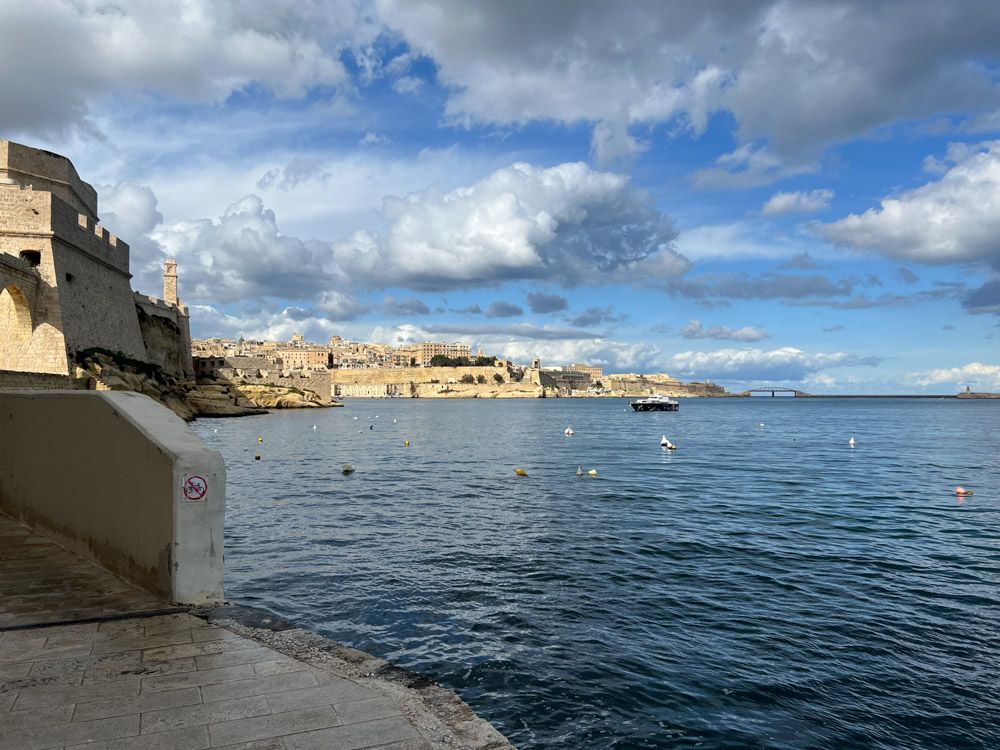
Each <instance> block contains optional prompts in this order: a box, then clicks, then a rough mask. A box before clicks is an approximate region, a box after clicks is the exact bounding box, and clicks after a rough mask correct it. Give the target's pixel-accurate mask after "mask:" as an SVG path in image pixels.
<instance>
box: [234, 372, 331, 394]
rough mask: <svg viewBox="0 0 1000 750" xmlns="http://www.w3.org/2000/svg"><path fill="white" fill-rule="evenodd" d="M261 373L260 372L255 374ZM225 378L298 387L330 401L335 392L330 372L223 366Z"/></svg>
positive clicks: (248, 382) (240, 381)
mask: <svg viewBox="0 0 1000 750" xmlns="http://www.w3.org/2000/svg"><path fill="white" fill-rule="evenodd" d="M255 373H260V374H255ZM219 376H220V377H221V378H222V379H223V380H228V381H230V382H233V383H246V384H247V385H276V386H280V387H283V388H296V389H298V390H300V391H312V392H313V393H315V394H317V395H318V396H320V397H321V398H322V399H323V400H324V401H329V400H330V397H331V395H333V392H332V390H331V387H330V374H329V371H327V372H308V371H303V373H302V374H301V375H282V374H281V373H280V372H279V371H278V370H274V371H263V372H261V371H259V370H252V371H247V370H242V369H234V368H228V367H223V368H221V369H220V370H219Z"/></svg>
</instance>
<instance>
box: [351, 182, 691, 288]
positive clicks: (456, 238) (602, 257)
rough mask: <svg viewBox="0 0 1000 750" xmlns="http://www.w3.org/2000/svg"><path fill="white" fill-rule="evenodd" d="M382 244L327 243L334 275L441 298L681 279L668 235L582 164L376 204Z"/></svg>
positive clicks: (631, 195)
mask: <svg viewBox="0 0 1000 750" xmlns="http://www.w3.org/2000/svg"><path fill="white" fill-rule="evenodd" d="M382 215H383V218H384V219H385V221H386V223H387V225H388V228H387V230H386V232H385V235H384V236H381V237H380V236H376V235H374V234H372V233H370V232H358V233H356V234H355V235H354V236H353V237H351V238H349V239H348V240H345V241H341V242H338V243H335V245H334V253H335V257H336V260H337V263H338V265H339V266H340V267H341V269H343V271H344V273H345V274H347V275H348V276H349V277H350V278H352V279H354V280H355V281H357V282H359V283H363V284H367V285H369V286H383V285H397V286H407V287H409V288H413V289H425V290H444V289H453V288H462V287H468V286H475V285H486V284H493V283H497V282H501V281H505V280H511V279H542V278H544V279H545V280H546V281H560V282H563V283H567V284H575V283H581V282H585V281H590V280H592V279H594V278H595V274H601V276H600V278H601V279H602V281H608V280H609V279H615V278H617V279H619V280H620V279H627V278H629V277H631V276H633V275H636V274H640V275H641V276H643V277H646V278H648V277H650V276H653V277H654V278H663V279H665V278H668V277H670V276H675V275H677V274H680V273H683V272H684V271H686V270H687V269H688V267H689V264H688V262H687V260H686V259H685V258H683V257H681V256H680V255H678V254H677V253H675V252H674V251H673V250H672V249H671V247H670V244H671V242H672V240H673V239H674V236H675V231H674V229H673V225H672V224H671V222H670V220H669V219H668V218H667V217H666V216H664V215H663V214H662V213H660V212H659V211H658V210H657V209H656V207H655V206H654V205H653V203H652V200H651V198H650V197H649V196H648V195H647V194H645V193H643V192H641V191H639V190H636V189H634V188H632V187H631V186H630V185H629V181H628V178H626V177H624V176H622V175H618V174H612V173H608V172H598V171H594V170H592V169H591V168H590V167H588V166H587V165H586V164H582V163H571V164H560V165H559V166H556V167H551V168H539V167H534V166H532V165H530V164H525V163H518V164H513V165H511V166H510V167H506V168H503V169H499V170H497V171H495V172H493V173H492V174H490V175H488V176H486V177H485V178H483V179H482V180H480V181H479V182H477V183H475V184H473V185H470V186H468V187H463V188H459V189H458V190H453V191H451V192H449V193H445V194H441V193H438V192H436V191H433V190H429V191H425V192H422V193H414V194H411V195H408V196H406V197H405V198H395V197H389V198H386V199H385V202H384V206H383V210H382Z"/></svg>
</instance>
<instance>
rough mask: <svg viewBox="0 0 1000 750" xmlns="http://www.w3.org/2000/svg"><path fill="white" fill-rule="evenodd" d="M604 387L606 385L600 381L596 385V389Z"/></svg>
mask: <svg viewBox="0 0 1000 750" xmlns="http://www.w3.org/2000/svg"><path fill="white" fill-rule="evenodd" d="M603 387H604V384H603V383H602V382H601V381H600V380H598V381H596V382H595V383H594V388H603Z"/></svg>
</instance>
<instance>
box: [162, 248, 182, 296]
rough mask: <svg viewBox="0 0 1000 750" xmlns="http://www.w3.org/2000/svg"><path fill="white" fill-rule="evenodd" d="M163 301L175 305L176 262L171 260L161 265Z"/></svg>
mask: <svg viewBox="0 0 1000 750" xmlns="http://www.w3.org/2000/svg"><path fill="white" fill-rule="evenodd" d="M163 301H164V302H166V303H167V304H168V305H176V304H178V301H177V261H176V260H173V259H172V258H171V259H168V260H166V261H165V262H164V263H163Z"/></svg>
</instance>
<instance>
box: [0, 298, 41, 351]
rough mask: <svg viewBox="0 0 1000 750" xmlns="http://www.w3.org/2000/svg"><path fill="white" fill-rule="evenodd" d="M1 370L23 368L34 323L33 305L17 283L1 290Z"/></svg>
mask: <svg viewBox="0 0 1000 750" xmlns="http://www.w3.org/2000/svg"><path fill="white" fill-rule="evenodd" d="M0 331H2V332H3V336H0V370H20V369H23V365H24V358H25V356H26V355H27V353H28V347H29V344H30V343H31V334H32V332H33V331H34V325H33V324H32V319H31V306H30V305H29V304H28V299H27V297H25V296H24V292H22V291H21V289H20V288H19V287H18V286H17V285H16V284H8V285H7V286H5V287H4V288H3V290H0Z"/></svg>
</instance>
